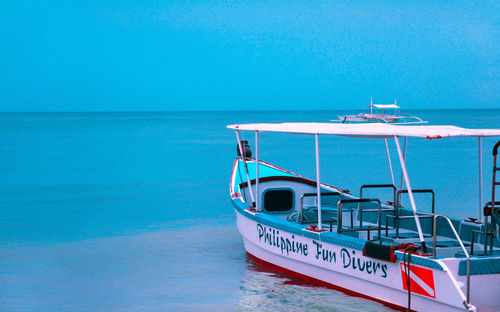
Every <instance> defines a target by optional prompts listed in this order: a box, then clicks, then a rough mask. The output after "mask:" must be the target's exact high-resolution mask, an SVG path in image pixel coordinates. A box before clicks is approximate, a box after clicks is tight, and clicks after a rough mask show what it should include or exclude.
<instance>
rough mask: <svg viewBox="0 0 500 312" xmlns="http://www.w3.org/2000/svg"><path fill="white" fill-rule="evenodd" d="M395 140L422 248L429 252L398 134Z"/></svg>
mask: <svg viewBox="0 0 500 312" xmlns="http://www.w3.org/2000/svg"><path fill="white" fill-rule="evenodd" d="M394 142H396V147H397V149H398V155H399V161H400V162H401V169H402V171H403V177H404V179H405V183H406V187H407V188H408V195H409V197H410V203H411V208H412V209H413V216H414V217H415V223H416V225H417V231H418V237H419V238H420V243H421V244H422V249H423V252H424V253H427V246H426V245H425V240H424V234H423V233H422V227H421V226H420V220H419V218H418V215H417V206H416V204H415V199H414V198H413V192H412V190H411V185H410V178H408V172H407V171H406V164H405V160H404V158H403V154H402V153H401V147H400V146H399V140H398V137H397V136H394Z"/></svg>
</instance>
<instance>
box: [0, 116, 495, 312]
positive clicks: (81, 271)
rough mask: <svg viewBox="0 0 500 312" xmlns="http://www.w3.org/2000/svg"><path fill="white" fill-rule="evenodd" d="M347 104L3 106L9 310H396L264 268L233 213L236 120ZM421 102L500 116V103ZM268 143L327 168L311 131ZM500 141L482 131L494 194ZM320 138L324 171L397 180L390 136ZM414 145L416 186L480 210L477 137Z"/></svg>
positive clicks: (1, 231)
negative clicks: (252, 256)
mask: <svg viewBox="0 0 500 312" xmlns="http://www.w3.org/2000/svg"><path fill="white" fill-rule="evenodd" d="M342 113H344V112H336V111H329V112H197V113H81V114H80V113H62V114H45V113H44V114H0V142H2V144H1V145H0V171H1V172H2V179H1V180H0V207H1V212H2V213H1V215H0V247H1V253H0V310H2V311H54V310H64V311H137V310H142V311H165V310H188V311H251V310H256V309H258V310H264V311H283V310H292V311H306V310H307V311H310V310H313V311H340V310H342V311H360V310H364V311H385V310H390V309H388V308H387V307H384V306H383V305H380V304H377V303H373V302H371V301H367V300H364V299H360V298H355V297H351V296H348V295H345V294H343V293H341V292H337V291H335V290H331V289H326V288H322V287H316V286H314V285H310V284H307V283H303V282H301V281H299V280H297V279H294V278H292V277H289V276H286V275H282V274H278V273H276V272H273V271H269V270H267V269H265V268H262V267H260V266H259V265H257V264H255V263H253V261H251V260H249V259H247V257H246V255H245V252H244V249H243V244H242V241H241V238H240V236H239V234H238V232H237V230H236V227H235V225H234V212H233V210H232V206H231V203H230V199H229V195H228V183H229V174H230V170H231V165H232V162H233V160H234V156H235V137H234V133H233V132H232V131H229V130H227V129H225V126H226V125H227V124H230V123H243V122H261V121H277V122H278V121H303V120H310V121H327V120H328V119H334V118H335V117H336V115H337V114H342ZM419 115H420V116H421V117H423V118H424V119H427V120H430V121H431V122H432V123H433V124H441V123H445V124H446V123H448V124H456V125H460V126H466V127H485V128H492V127H498V126H499V124H500V123H499V121H500V110H489V111H486V110H482V111H463V110H462V111H423V112H420V113H419ZM247 139H249V141H250V144H251V145H252V146H253V136H247ZM260 142H261V158H262V159H263V160H266V161H270V162H273V163H275V164H277V165H279V166H282V167H285V168H287V169H290V170H292V171H295V172H298V173H301V174H303V175H305V176H309V177H314V176H315V171H314V139H313V138H312V137H309V136H290V135H279V134H267V133H266V134H262V135H261V140H260ZM353 143H354V144H353ZM493 143H494V140H493V139H484V142H483V148H484V150H483V154H484V156H483V159H484V176H483V178H484V184H485V191H484V197H483V201H487V200H488V196H489V195H490V187H491V181H490V180H491V146H492V145H493ZM390 146H391V148H393V147H394V143H393V142H390ZM320 147H321V157H322V161H321V166H322V177H323V179H324V181H325V182H327V183H330V184H334V185H338V186H341V187H346V188H349V189H351V190H352V192H353V193H358V190H359V187H360V185H362V184H368V183H388V182H390V177H389V175H388V172H387V164H386V158H385V151H384V146H383V143H382V142H381V141H379V140H373V141H372V140H362V139H354V140H349V139H345V138H326V137H324V138H323V137H321V140H320ZM408 153H409V154H408V170H409V173H410V178H411V182H412V186H413V187H415V188H433V189H434V190H435V191H436V193H437V210H438V211H441V212H445V213H450V214H452V215H454V216H458V217H468V216H474V217H477V214H478V210H479V208H478V197H477V160H476V158H475V157H477V140H471V139H450V140H433V141H430V142H429V141H428V140H417V139H410V140H409V146H408ZM292 154H293V157H291V155H292ZM394 156H395V154H394V153H393V164H396V162H397V159H396V158H395V157H394ZM395 166H396V165H395ZM398 168H399V167H398ZM396 180H397V181H398V180H399V177H397V179H396ZM384 200H390V198H384ZM426 200H427V201H426ZM457 203H458V204H457ZM419 205H421V206H422V207H423V208H422V209H423V210H425V209H427V208H428V206H429V205H428V199H425V198H422V199H420V201H419Z"/></svg>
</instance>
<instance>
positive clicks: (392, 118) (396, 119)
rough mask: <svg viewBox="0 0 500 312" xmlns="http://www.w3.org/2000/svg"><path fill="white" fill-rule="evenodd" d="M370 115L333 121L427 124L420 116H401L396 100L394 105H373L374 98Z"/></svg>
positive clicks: (339, 117) (365, 114) (364, 114)
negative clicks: (387, 111) (391, 111)
mask: <svg viewBox="0 0 500 312" xmlns="http://www.w3.org/2000/svg"><path fill="white" fill-rule="evenodd" d="M369 107H370V113H359V114H357V115H343V116H337V117H338V119H333V120H331V121H333V122H340V123H367V122H368V123H374V122H380V123H389V124H395V125H411V124H413V125H415V124H420V125H421V124H426V123H427V121H424V120H423V119H422V118H420V117H418V116H408V114H405V115H401V111H400V107H399V106H398V105H397V99H394V104H373V98H372V99H370V106H369ZM392 109H393V110H394V111H393V113H392V114H391V113H390V112H389V113H386V110H392Z"/></svg>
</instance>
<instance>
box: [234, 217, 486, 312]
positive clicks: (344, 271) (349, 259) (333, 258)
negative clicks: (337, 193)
mask: <svg viewBox="0 0 500 312" xmlns="http://www.w3.org/2000/svg"><path fill="white" fill-rule="evenodd" d="M245 214H246V212H245ZM236 216H237V218H236V220H237V226H238V230H239V232H240V233H241V235H242V236H243V241H244V245H245V250H246V252H247V253H248V254H249V255H250V256H251V257H252V258H254V259H255V260H257V261H258V262H261V263H263V264H269V265H271V266H273V267H274V268H275V269H281V270H283V271H285V272H288V273H291V274H294V275H296V276H298V277H300V278H304V279H308V280H312V281H314V282H317V283H319V284H323V285H325V286H330V287H332V288H336V289H339V290H342V291H345V292H348V293H350V294H353V295H357V296H361V297H365V298H369V299H372V300H375V301H378V302H382V303H384V304H386V305H388V306H390V307H393V308H398V309H403V310H406V309H407V305H408V292H407V290H405V286H404V283H403V276H405V273H404V266H403V263H402V261H396V262H395V263H391V262H387V261H382V260H377V259H373V258H369V257H365V256H363V254H362V251H360V250H355V249H351V248H347V247H343V246H339V245H335V244H330V243H326V242H323V241H320V240H317V239H313V238H309V237H306V236H303V235H296V234H292V233H289V232H286V231H283V230H279V229H277V228H274V227H270V226H268V225H264V224H261V223H259V222H256V221H254V220H252V219H251V218H248V217H246V216H245V215H243V214H242V213H241V212H240V211H238V210H236ZM281 242H283V243H284V244H282V243H281ZM444 267H445V270H441V269H432V268H428V267H420V266H418V265H414V264H411V269H412V275H411V278H412V279H414V283H417V284H419V285H420V286H421V287H420V289H417V288H418V287H414V286H411V287H410V288H411V289H412V295H411V309H412V310H414V311H467V310H468V309H467V308H466V306H465V305H464V301H465V296H464V293H463V291H462V290H460V289H458V287H460V286H461V283H457V281H456V279H455V278H454V277H452V274H451V272H450V270H448V269H447V267H446V265H444ZM414 272H417V273H416V274H414ZM419 275H420V276H419ZM415 279H416V282H415ZM457 285H460V286H458V287H457ZM413 288H415V290H414V289H413ZM462 289H464V288H462ZM414 291H416V292H417V293H415V292H414ZM418 292H420V293H422V294H419V293H418ZM494 307H495V306H493V307H490V308H487V307H485V309H481V311H488V310H490V311H494V310H495V309H494ZM469 310H470V311H474V310H475V307H474V306H472V307H469Z"/></svg>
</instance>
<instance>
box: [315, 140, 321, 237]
mask: <svg viewBox="0 0 500 312" xmlns="http://www.w3.org/2000/svg"><path fill="white" fill-rule="evenodd" d="M314 140H315V143H316V144H315V145H316V197H317V201H318V229H320V230H321V229H322V227H321V184H320V175H319V172H320V170H319V135H318V134H317V133H316V134H314Z"/></svg>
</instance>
